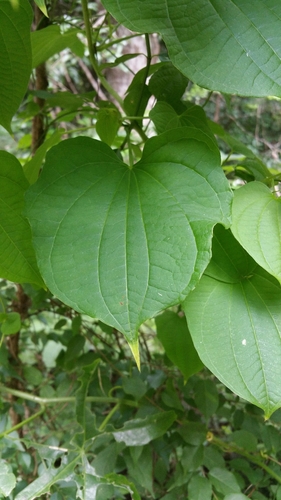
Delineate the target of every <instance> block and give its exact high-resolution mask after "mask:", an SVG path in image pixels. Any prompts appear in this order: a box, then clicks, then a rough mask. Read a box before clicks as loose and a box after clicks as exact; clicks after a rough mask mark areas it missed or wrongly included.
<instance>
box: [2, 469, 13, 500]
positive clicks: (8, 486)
mask: <svg viewBox="0 0 281 500" xmlns="http://www.w3.org/2000/svg"><path fill="white" fill-rule="evenodd" d="M15 486H16V477H15V476H14V474H12V473H11V472H10V468H9V466H8V465H7V464H6V462H5V460H0V495H4V497H5V498H6V497H8V496H9V495H10V493H11V492H12V490H13V489H14V488H15Z"/></svg>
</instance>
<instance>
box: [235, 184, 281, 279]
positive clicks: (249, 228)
mask: <svg viewBox="0 0 281 500" xmlns="http://www.w3.org/2000/svg"><path fill="white" fill-rule="evenodd" d="M232 215H233V221H232V226H231V231H232V232H233V234H234V236H235V238H236V239H237V240H238V241H239V242H240V244H241V245H242V246H243V247H244V248H245V249H246V250H247V252H248V253H249V254H250V255H251V256H252V257H253V258H254V259H255V261H256V262H257V263H258V264H259V265H260V266H262V267H263V268H264V269H265V270H266V271H267V272H268V273H270V274H272V275H273V276H275V278H277V279H278V281H279V282H281V239H280V233H281V200H280V198H279V197H276V196H275V195H274V194H273V193H272V192H271V191H270V189H269V188H268V187H267V186H265V185H264V184H262V183H261V182H250V183H249V184H246V185H245V186H243V187H242V188H240V189H237V191H235V196H234V200H233V207H232Z"/></svg>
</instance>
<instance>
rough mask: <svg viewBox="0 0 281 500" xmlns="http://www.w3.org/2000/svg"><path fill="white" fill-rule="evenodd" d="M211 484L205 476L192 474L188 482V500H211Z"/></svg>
mask: <svg viewBox="0 0 281 500" xmlns="http://www.w3.org/2000/svg"><path fill="white" fill-rule="evenodd" d="M211 498H212V485H211V483H210V481H208V479H207V478H205V477H201V476H193V477H192V478H191V480H190V482H189V483H188V500H211Z"/></svg>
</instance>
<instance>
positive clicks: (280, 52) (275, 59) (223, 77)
mask: <svg viewBox="0 0 281 500" xmlns="http://www.w3.org/2000/svg"><path fill="white" fill-rule="evenodd" d="M103 4H104V5H105V7H106V8H107V9H108V10H109V11H110V13H111V14H112V15H113V16H114V17H115V18H116V19H117V20H118V21H119V22H121V23H123V24H124V25H125V26H127V28H129V29H131V30H133V31H140V32H143V33H147V32H150V33H153V32H158V33H160V34H161V35H162V37H163V39H164V41H165V43H166V45H167V48H168V51H169V55H170V58H171V61H172V62H173V64H174V65H175V66H176V67H177V68H178V69H179V70H180V71H182V73H184V74H185V75H186V76H187V77H188V78H190V79H191V80H192V81H194V82H196V83H197V84H199V85H201V86H202V87H206V88H209V89H212V90H220V91H221V92H226V93H230V94H234V93H237V94H242V95H253V96H263V95H277V96H280V95H281V64H280V58H281V46H280V42H279V33H280V29H281V20H280V19H281V4H280V3H278V2H273V1H271V2H268V1H267V0H255V2H253V1H252V0H224V1H222V2H215V3H214V2H213V1H211V0H197V1H196V2H194V1H193V0H182V1H181V2H178V0H158V1H157V2H152V1H151V0H119V1H118V2H116V0H103Z"/></svg>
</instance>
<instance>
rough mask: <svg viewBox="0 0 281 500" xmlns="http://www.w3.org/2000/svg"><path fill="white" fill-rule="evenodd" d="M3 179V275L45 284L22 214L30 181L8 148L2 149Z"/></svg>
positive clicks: (0, 225)
mask: <svg viewBox="0 0 281 500" xmlns="http://www.w3.org/2000/svg"><path fill="white" fill-rule="evenodd" d="M0 178H1V192H0V221H1V222H0V248H1V260H0V275H1V277H2V278H5V279H8V280H10V281H16V282H18V283H28V282H31V283H36V284H37V285H39V286H44V283H43V282H42V279H41V277H40V274H39V271H38V268H37V264H36V259H35V254H34V250H33V246H32V243H31V231H30V227H29V224H28V222H27V220H26V219H24V218H23V216H22V210H23V206H24V193H25V190H26V189H27V188H28V186H29V184H28V182H27V180H26V178H25V176H24V174H23V170H22V167H21V164H20V163H19V161H18V160H17V159H16V158H15V157H14V156H13V155H11V154H10V153H7V152H6V151H0Z"/></svg>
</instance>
